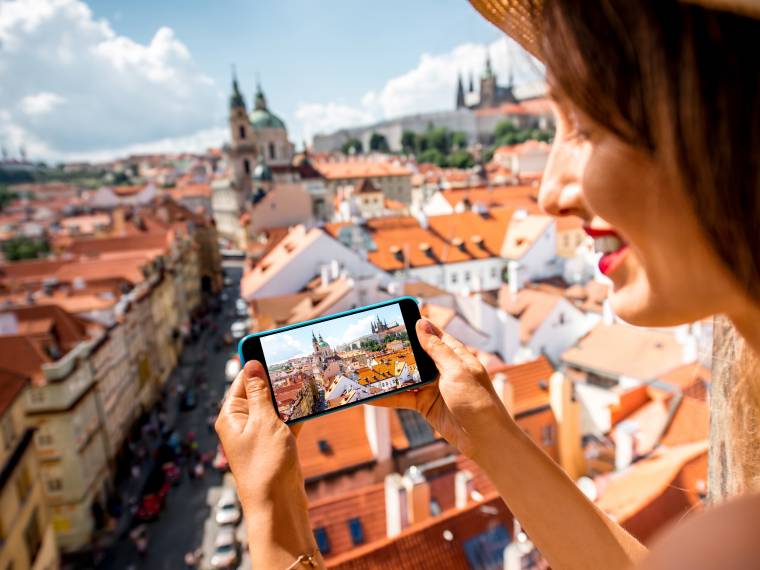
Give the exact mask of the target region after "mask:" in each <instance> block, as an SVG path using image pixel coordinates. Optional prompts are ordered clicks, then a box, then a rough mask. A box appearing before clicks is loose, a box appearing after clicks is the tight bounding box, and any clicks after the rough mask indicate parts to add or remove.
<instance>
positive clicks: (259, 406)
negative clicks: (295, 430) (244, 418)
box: [243, 360, 274, 415]
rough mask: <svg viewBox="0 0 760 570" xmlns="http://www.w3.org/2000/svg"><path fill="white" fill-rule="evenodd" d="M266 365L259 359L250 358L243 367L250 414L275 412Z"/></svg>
mask: <svg viewBox="0 0 760 570" xmlns="http://www.w3.org/2000/svg"><path fill="white" fill-rule="evenodd" d="M266 378H267V374H266V372H264V367H263V366H262V365H261V363H260V362H259V361H258V360H249V361H248V362H246V363H245V367H244V368H243V385H244V386H245V397H246V399H247V400H248V412H249V415H254V414H255V415H259V414H263V413H273V412H274V405H273V404H272V395H271V392H270V390H269V382H268V381H267V379H266Z"/></svg>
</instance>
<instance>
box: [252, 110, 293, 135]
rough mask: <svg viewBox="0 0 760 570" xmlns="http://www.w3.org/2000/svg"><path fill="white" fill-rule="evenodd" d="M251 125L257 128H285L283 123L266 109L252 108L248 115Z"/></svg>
mask: <svg viewBox="0 0 760 570" xmlns="http://www.w3.org/2000/svg"><path fill="white" fill-rule="evenodd" d="M248 118H249V120H250V121H251V126H252V127H253V128H254V129H256V130H258V129H285V123H284V122H283V121H282V119H280V117H278V116H277V115H275V114H274V113H272V112H271V111H269V110H268V109H254V110H253V111H251V114H250V115H248Z"/></svg>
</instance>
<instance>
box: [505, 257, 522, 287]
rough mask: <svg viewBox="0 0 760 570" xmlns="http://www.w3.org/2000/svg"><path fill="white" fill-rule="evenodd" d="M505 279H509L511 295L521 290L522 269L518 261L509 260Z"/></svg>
mask: <svg viewBox="0 0 760 570" xmlns="http://www.w3.org/2000/svg"><path fill="white" fill-rule="evenodd" d="M507 277H508V279H509V292H510V293H512V294H513V295H517V293H518V292H519V291H520V289H521V288H522V277H523V276H522V267H521V266H520V262H519V261H515V260H511V261H509V262H508V263H507Z"/></svg>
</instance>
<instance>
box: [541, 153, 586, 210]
mask: <svg viewBox="0 0 760 570" xmlns="http://www.w3.org/2000/svg"><path fill="white" fill-rule="evenodd" d="M561 147H562V145H559V147H558V146H557V143H555V146H553V147H552V152H551V154H550V155H549V162H548V164H547V165H546V170H545V171H544V176H543V180H542V182H541V188H540V191H539V194H538V203H539V205H540V206H541V208H542V209H543V210H544V211H545V212H546V213H547V214H549V215H550V216H571V215H575V216H579V217H580V218H582V219H584V220H586V221H590V220H591V218H592V217H593V216H592V214H591V213H590V212H589V210H588V208H587V207H586V205H585V203H584V200H583V192H582V186H581V176H580V172H579V170H580V171H582V167H581V165H580V164H578V160H577V159H578V156H577V154H576V153H574V152H566V151H565V150H566V149H563V148H561Z"/></svg>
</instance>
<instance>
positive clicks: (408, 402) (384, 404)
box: [367, 390, 417, 410]
mask: <svg viewBox="0 0 760 570" xmlns="http://www.w3.org/2000/svg"><path fill="white" fill-rule="evenodd" d="M367 403H368V404H369V405H370V406H377V407H378V408H405V409H407V410H416V409H417V394H415V393H414V392H412V391H411V390H409V391H406V392H399V393H398V394H393V395H392V396H384V397H382V398H377V399H376V400H372V401H371V402H367Z"/></svg>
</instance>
